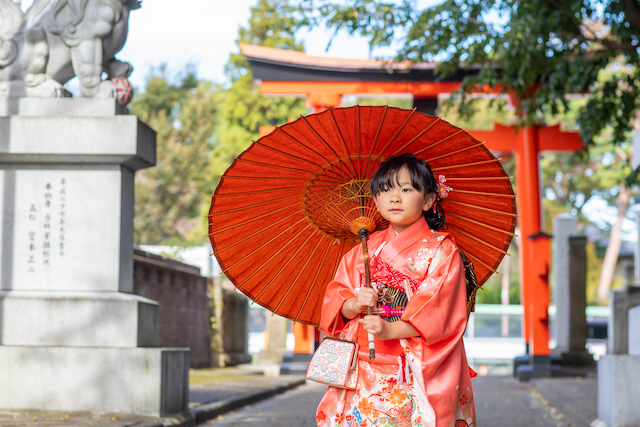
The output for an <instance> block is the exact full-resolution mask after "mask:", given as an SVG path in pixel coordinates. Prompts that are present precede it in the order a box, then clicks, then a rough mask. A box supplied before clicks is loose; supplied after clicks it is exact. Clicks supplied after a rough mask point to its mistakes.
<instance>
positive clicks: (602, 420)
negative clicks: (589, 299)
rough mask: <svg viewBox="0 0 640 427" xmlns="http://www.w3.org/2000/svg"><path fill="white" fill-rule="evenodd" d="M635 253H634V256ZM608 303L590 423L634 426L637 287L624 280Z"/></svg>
mask: <svg viewBox="0 0 640 427" xmlns="http://www.w3.org/2000/svg"><path fill="white" fill-rule="evenodd" d="M636 223H637V225H638V230H639V232H638V242H640V216H637V217H636ZM638 255H639V254H638V253H636V257H638ZM636 261H637V260H636ZM636 265H638V263H637V262H636ZM636 274H637V273H636ZM609 307H610V308H611V316H610V317H609V325H608V327H609V331H608V340H609V343H608V344H609V345H608V348H607V354H605V355H603V356H601V357H600V359H599V360H598V420H596V421H594V422H593V423H592V424H591V425H592V426H593V427H627V426H638V425H640V406H639V405H638V404H637V401H638V384H640V334H638V331H639V330H640V287H638V286H632V285H630V284H627V286H626V287H625V288H624V289H621V290H614V291H611V293H610V299H609Z"/></svg>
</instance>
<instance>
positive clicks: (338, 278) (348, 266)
mask: <svg viewBox="0 0 640 427" xmlns="http://www.w3.org/2000/svg"><path fill="white" fill-rule="evenodd" d="M361 264H362V246H361V245H357V246H355V247H354V248H353V249H351V250H350V251H349V252H347V253H346V254H345V255H344V256H343V257H342V259H341V260H340V264H339V265H338V269H337V270H336V274H335V277H334V278H333V280H332V281H331V282H329V284H328V285H327V288H326V289H325V291H324V299H323V301H322V311H321V316H320V329H322V330H323V331H324V333H325V334H326V335H328V336H331V335H332V334H331V332H333V324H334V321H335V320H336V317H337V319H338V320H337V323H336V333H339V332H340V331H341V330H342V328H344V326H345V324H344V319H343V317H342V315H341V314H340V310H341V309H342V305H343V304H344V302H345V301H346V300H348V299H350V298H354V297H355V296H356V294H355V292H354V289H355V288H356V287H358V285H359V284H360V271H358V269H357V268H356V266H357V265H361Z"/></svg>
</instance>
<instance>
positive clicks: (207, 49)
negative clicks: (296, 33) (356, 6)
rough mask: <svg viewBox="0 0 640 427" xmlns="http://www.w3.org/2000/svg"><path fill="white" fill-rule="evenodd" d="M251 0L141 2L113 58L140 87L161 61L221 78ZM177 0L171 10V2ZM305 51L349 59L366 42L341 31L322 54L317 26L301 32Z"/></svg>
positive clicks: (363, 54)
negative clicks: (128, 67) (126, 64)
mask: <svg viewBox="0 0 640 427" xmlns="http://www.w3.org/2000/svg"><path fill="white" fill-rule="evenodd" d="M256 3H257V0H231V1H229V0H180V1H179V2H178V1H176V0H144V2H143V4H142V8H141V9H138V10H135V11H133V12H131V15H130V20H131V21H130V28H129V36H128V39H127V43H126V45H125V46H124V48H123V49H122V50H121V51H120V53H119V54H118V55H116V57H117V58H118V59H120V60H122V61H126V62H129V63H130V64H132V65H133V66H134V72H133V74H132V75H131V77H130V81H131V82H132V83H133V85H134V86H137V87H140V86H142V84H143V83H144V79H145V77H146V76H147V74H148V71H149V68H150V67H152V66H157V65H158V64H160V63H162V62H166V63H167V64H168V65H169V67H170V69H172V70H178V69H180V68H182V66H183V65H184V64H186V63H188V62H190V61H191V62H193V63H195V64H196V65H197V66H198V73H199V76H200V77H201V78H204V79H207V80H213V81H216V82H218V83H222V82H224V81H225V76H224V65H225V63H226V62H227V61H228V60H229V55H230V54H231V53H237V52H238V51H239V49H238V47H237V45H236V43H235V40H236V39H237V37H238V28H239V26H240V25H242V26H246V25H247V22H248V20H249V17H250V14H251V11H250V8H251V7H252V6H254V5H255V4H256ZM176 4H180V7H178V8H176V7H175V5H176ZM302 37H303V38H304V40H305V48H306V52H307V53H308V54H309V55H320V56H333V57H343V58H354V59H366V58H367V57H368V53H369V50H368V45H367V42H366V40H363V39H360V38H355V37H349V36H347V35H341V36H340V38H339V39H338V40H336V41H334V43H333V44H332V48H331V50H330V51H328V52H326V51H325V49H326V46H327V43H328V41H329V36H328V34H326V33H325V32H324V31H322V30H317V31H314V32H313V33H312V34H304V35H302Z"/></svg>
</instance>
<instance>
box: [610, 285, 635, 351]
mask: <svg viewBox="0 0 640 427" xmlns="http://www.w3.org/2000/svg"><path fill="white" fill-rule="evenodd" d="M609 295H610V297H609V307H610V308H611V318H610V319H609V324H608V326H607V328H608V331H607V333H608V337H609V338H608V347H607V352H608V353H610V354H627V353H628V352H629V332H630V329H629V309H630V308H632V307H636V306H639V305H640V287H638V286H627V287H626V288H624V289H620V290H614V291H611V293H610V294H609Z"/></svg>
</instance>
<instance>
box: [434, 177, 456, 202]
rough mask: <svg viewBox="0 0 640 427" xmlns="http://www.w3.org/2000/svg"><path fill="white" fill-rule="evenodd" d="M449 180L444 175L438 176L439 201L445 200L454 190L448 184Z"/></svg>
mask: <svg viewBox="0 0 640 427" xmlns="http://www.w3.org/2000/svg"><path fill="white" fill-rule="evenodd" d="M446 182H447V178H445V176H444V175H438V180H437V182H436V185H437V186H438V187H437V190H438V197H437V198H438V200H444V199H446V198H447V197H449V193H450V192H451V191H452V190H453V188H451V187H449V186H448V185H447V184H446Z"/></svg>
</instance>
